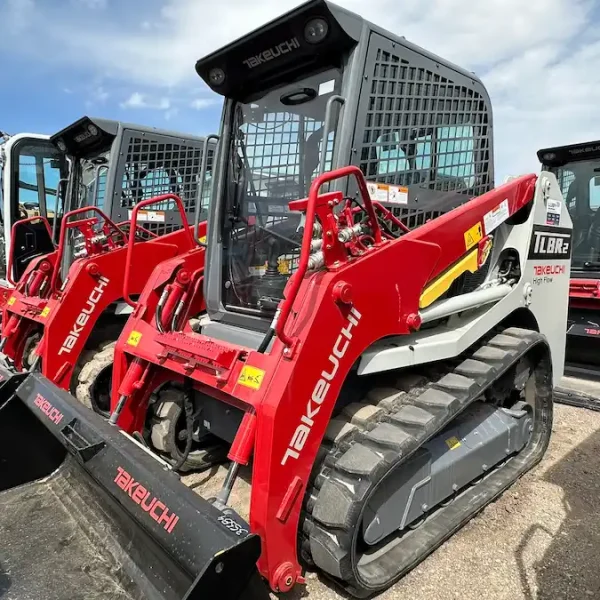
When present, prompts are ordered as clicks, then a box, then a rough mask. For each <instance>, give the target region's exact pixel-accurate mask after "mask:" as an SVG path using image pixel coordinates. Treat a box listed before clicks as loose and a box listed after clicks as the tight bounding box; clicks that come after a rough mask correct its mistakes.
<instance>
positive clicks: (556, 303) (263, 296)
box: [0, 0, 571, 599]
mask: <svg viewBox="0 0 600 600" xmlns="http://www.w3.org/2000/svg"><path fill="white" fill-rule="evenodd" d="M197 71H198V73H199V74H200V75H201V76H202V77H203V78H204V80H205V81H206V82H207V83H208V84H209V85H210V86H211V88H212V89H213V90H215V91H216V92H218V93H220V94H222V95H223V96H224V97H225V105H224V111H223V119H222V123H221V132H220V149H219V153H218V155H217V157H216V161H215V165H214V167H213V187H212V196H211V201H210V207H209V221H208V222H209V229H208V233H207V239H206V245H207V248H206V252H207V256H206V261H204V257H203V255H202V252H203V251H204V249H203V248H195V249H192V250H190V251H189V252H187V253H185V254H183V255H181V256H178V257H176V258H173V259H170V260H167V261H165V262H163V263H161V264H160V265H159V266H158V267H157V268H156V269H155V270H154V272H153V274H152V275H151V277H150V279H149V280H148V283H147V284H146V286H145V288H144V290H143V292H142V293H141V294H140V296H139V298H138V300H137V304H136V307H135V309H134V311H133V313H132V315H131V316H130V317H129V319H128V321H127V324H126V325H125V328H124V330H123V332H122V334H121V336H120V338H119V341H118V344H117V348H116V351H115V365H114V372H113V394H112V406H111V416H110V420H109V422H106V421H105V420H103V419H102V418H101V417H100V416H99V415H97V414H95V413H93V412H91V411H87V410H85V409H84V408H83V407H82V406H81V404H80V403H78V402H77V401H76V400H75V399H74V398H72V397H71V396H70V395H69V394H68V393H67V392H65V391H64V390H61V389H59V388H58V387H57V386H56V385H53V384H52V382H50V381H49V380H48V379H47V378H45V377H43V375H41V374H39V373H33V374H30V375H29V376H28V377H27V378H26V379H25V380H24V381H23V382H22V383H21V384H20V385H19V387H18V388H17V390H16V393H15V394H14V395H12V396H11V397H10V398H9V399H7V401H6V402H5V404H4V405H3V408H0V469H2V470H3V471H0V482H2V485H3V487H4V488H5V490H4V491H3V492H2V493H1V494H0V515H2V517H1V518H0V537H1V538H2V539H3V540H5V542H4V544H3V545H2V546H1V547H0V564H1V565H3V566H4V565H6V566H4V569H5V572H6V573H7V576H6V580H7V582H8V583H6V584H5V587H7V589H10V590H11V592H12V595H13V596H14V597H15V598H19V597H20V596H22V597H27V596H28V595H29V596H32V595H33V596H35V595H36V593H38V595H39V592H40V591H42V592H43V593H44V594H45V595H46V597H49V598H70V597H73V594H74V592H75V593H76V591H77V590H81V589H82V586H86V593H87V596H86V597H89V598H94V597H107V596H110V595H111V594H112V596H113V597H123V598H169V599H170V598H213V597H216V596H217V595H218V596H219V597H223V598H266V597H268V596H267V588H270V589H272V590H274V591H278V592H286V591H289V590H291V589H292V588H293V587H294V585H296V584H298V583H302V582H303V569H304V568H305V567H307V566H308V567H311V568H318V569H320V570H321V571H323V572H324V573H326V574H327V575H328V576H330V577H331V578H332V579H333V580H334V581H335V582H337V583H338V584H339V585H340V586H342V587H343V588H344V589H345V590H347V591H348V592H349V593H351V594H353V595H355V596H358V597H365V596H369V595H371V594H373V593H376V592H378V591H380V590H382V589H384V588H386V587H388V586H390V585H391V584H393V583H394V582H395V581H396V580H398V579H399V578H400V577H402V576H403V575H404V574H405V573H406V572H408V571H409V570H410V569H411V568H413V567H414V566H415V565H416V564H417V563H418V562H419V561H421V560H422V559H423V558H424V557H425V556H427V555H428V554H429V553H430V552H432V551H433V550H434V549H435V548H436V547H437V546H439V545H440V544H441V543H443V542H444V540H446V539H447V538H448V537H449V536H451V535H452V534H453V533H454V532H455V531H456V530H458V529H459V528H460V527H461V526H462V525H463V524H464V523H466V522H467V521H468V520H469V519H470V518H471V517H473V516H474V515H475V514H476V513H477V512H478V511H480V510H481V509H482V508H483V507H484V506H486V505H487V504H488V503H489V502H491V501H493V500H494V499H495V498H496V497H497V496H498V495H499V494H501V493H502V491H503V490H505V489H506V488H507V487H508V486H509V485H511V483H512V482H514V481H515V480H516V479H518V478H519V477H520V476H521V475H522V474H524V473H525V472H526V471H527V470H529V469H530V468H531V467H532V466H534V465H535V464H537V462H538V461H539V460H541V458H542V456H543V454H544V452H545V450H546V448H547V445H548V441H549V437H550V432H551V426H552V414H553V410H552V407H553V404H552V400H553V398H552V386H553V383H555V382H556V381H558V380H559V379H560V378H561V377H562V374H563V361H564V345H565V336H566V333H565V332H566V317H567V298H568V287H569V268H570V257H571V220H570V217H569V214H568V212H567V210H566V208H565V207H564V204H563V205H562V206H561V213H560V215H559V218H558V219H557V220H556V222H554V223H553V224H551V225H548V224H546V215H547V211H548V206H549V204H551V203H552V202H553V201H555V200H556V199H560V188H559V187H558V185H557V182H556V178H555V176H554V175H553V174H551V173H546V172H544V173H542V174H540V175H539V176H536V175H528V176H524V177H520V178H516V179H514V180H512V181H510V182H508V183H507V184H505V185H503V186H500V187H499V188H497V189H495V190H491V191H490V187H491V182H492V181H493V173H492V166H491V159H492V139H491V138H492V132H491V127H492V120H491V110H490V106H489V100H488V97H487V94H486V92H485V89H484V87H483V85H482V84H481V82H479V81H478V80H477V79H476V78H475V77H474V76H473V75H472V74H470V73H467V72H465V71H462V70H461V69H459V68H457V67H455V66H454V65H451V64H450V63H448V62H446V61H444V60H442V59H441V58H439V57H435V56H432V55H430V54H428V53H427V52H426V51H424V50H422V49H420V48H418V47H416V46H413V45H411V44H409V43H408V42H406V40H405V39H404V38H401V37H398V36H395V35H393V34H391V33H389V32H386V31H384V30H382V29H380V28H378V27H376V26H374V25H372V24H370V23H368V22H366V21H364V20H363V19H361V18H360V17H359V16H357V15H354V14H352V13H350V12H348V11H346V10H343V9H341V8H339V7H337V6H335V5H333V4H330V3H328V2H325V1H323V0H313V1H311V2H309V3H307V4H304V5H302V6H300V7H298V8H296V9H295V10H293V11H291V12H290V13H288V14H286V15H284V16H282V17H281V18H279V19H277V20H275V21H273V22H272V23H269V24H268V25H267V26H265V27H264V28H261V29H260V30H258V31H256V32H254V33H252V34H250V35H248V36H246V37H244V38H242V39H240V40H238V41H237V42H235V43H233V44H231V45H229V46H227V47H225V48H224V49H222V50H220V51H218V52H216V53H214V54H212V55H210V56H208V57H206V58H204V59H202V60H200V61H199V62H198V63H197ZM130 226H131V227H132V228H133V229H135V228H136V227H137V223H136V220H135V219H133V222H132V223H131V225H130ZM126 268H127V266H126ZM125 285H127V279H126V280H125ZM203 306H206V313H205V314H202V315H200V317H199V318H198V311H199V310H200V309H201V307H203ZM111 425H113V426H111ZM24 436H30V437H28V438H27V439H32V438H33V439H35V443H33V442H32V443H31V444H27V445H26V446H25V448H26V452H23V451H15V446H16V441H15V440H22V439H23V438H24ZM215 439H217V440H221V443H222V444H225V445H226V446H227V448H228V458H229V461H230V465H229V468H228V471H227V476H226V477H225V479H224V482H223V485H222V487H221V488H220V490H219V491H218V492H217V493H216V495H215V496H214V497H206V498H205V497H202V496H201V495H199V494H196V493H194V491H192V490H191V489H189V488H187V487H186V486H185V485H183V483H182V482H181V481H180V480H179V479H178V476H177V474H176V472H175V471H176V470H177V469H178V468H179V467H182V466H185V463H186V461H187V460H189V459H190V458H192V459H194V460H201V459H203V458H204V459H205V460H206V462H207V463H210V461H211V456H210V450H209V448H210V445H212V444H213V442H214V440H215ZM40 453H42V454H43V456H42V459H43V460H42V459H41V458H40V456H39V454H40ZM165 459H166V460H165ZM173 465H174V466H173ZM245 465H247V466H248V467H249V468H250V475H249V479H250V482H251V497H250V503H249V510H248V506H246V507H240V506H238V501H239V498H238V497H236V484H238V485H241V483H242V482H240V481H239V473H240V469H241V468H242V467H243V466H245ZM241 513H244V514H248V515H249V519H248V520H245V519H243V518H242V517H241V516H240V514H241ZM42 539H43V540H45V545H46V546H47V545H48V543H47V542H46V540H50V541H51V543H55V544H57V545H58V544H60V543H61V540H66V542H65V543H64V544H63V545H64V547H65V548H64V550H63V552H62V553H63V554H64V556H60V557H58V556H57V555H52V558H50V554H49V553H48V552H47V551H46V549H44V552H43V553H42V554H41V555H40V553H37V554H36V555H35V557H33V552H32V548H35V547H36V544H37V545H38V546H39V545H41V544H40V541H41V540H42ZM90 541H91V543H90ZM32 558H33V560H32ZM35 559H39V560H35ZM65 559H66V560H68V561H69V562H68V563H63V561H64V560H65ZM60 563H62V564H68V565H69V566H68V567H66V568H64V569H63V567H62V564H60ZM73 565H75V566H73ZM63 570H64V571H65V575H64V576H63V575H62V573H63ZM49 571H52V572H53V573H58V572H60V573H61V575H60V584H59V585H57V581H56V580H55V579H54V578H50V577H48V576H47V573H48V572H49ZM9 573H10V575H8V574H9ZM257 574H260V576H261V577H262V580H263V582H264V583H263V582H261V580H260V578H259V577H258V575H257ZM0 581H1V579H0ZM8 586H11V587H10V588H8ZM69 594H71V595H69Z"/></svg>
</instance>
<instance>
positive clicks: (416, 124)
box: [360, 49, 492, 227]
mask: <svg viewBox="0 0 600 600" xmlns="http://www.w3.org/2000/svg"><path fill="white" fill-rule="evenodd" d="M370 86H371V89H370V97H369V102H368V107H367V116H366V124H365V129H364V137H363V140H362V146H361V154H360V167H361V169H362V171H363V172H364V173H365V176H366V177H367V179H368V180H369V181H377V182H380V183H387V184H393V185H400V186H406V187H409V189H411V192H412V188H413V186H417V187H418V188H421V189H427V190H432V191H435V192H440V194H437V195H436V196H438V197H437V198H435V199H434V202H431V201H429V202H427V206H423V205H418V206H415V205H414V204H413V201H412V198H414V197H415V195H417V194H415V193H411V201H410V202H409V205H408V206H407V207H396V208H395V209H394V211H393V212H394V213H395V214H396V215H397V216H399V217H401V218H403V219H405V220H407V225H409V227H415V226H418V225H421V224H423V223H424V222H426V221H427V220H430V219H433V218H435V217H436V216H439V214H442V213H444V212H447V211H448V210H450V209H451V208H454V206H456V205H457V204H460V203H461V201H460V199H458V200H457V199H456V194H464V195H466V196H468V197H472V196H478V195H480V194H483V193H485V192H487V191H489V189H490V187H491V185H492V182H491V177H490V171H491V169H490V166H491V165H490V152H491V135H492V132H491V127H490V125H491V116H490V115H489V112H488V106H487V103H486V100H485V98H484V97H483V96H482V95H481V94H480V93H478V92H477V91H475V90H473V89H471V88H470V87H467V86H465V85H458V84H456V83H454V82H453V81H451V80H450V79H448V78H447V77H443V76H441V75H440V74H439V73H434V72H432V71H430V70H428V69H425V68H420V67H415V66H412V65H411V64H410V63H409V61H407V60H406V59H404V58H401V57H400V56H398V55H395V54H392V53H390V52H387V51H385V50H383V49H378V50H377V54H376V60H375V65H374V70H373V77H372V79H371V81H370ZM428 196H429V197H431V194H429V195H428ZM452 197H454V198H453V201H450V202H448V200H449V199H450V198H452ZM463 200H464V198H463ZM432 203H433V204H435V205H436V209H437V211H436V210H431V209H432ZM411 205H412V206H411ZM436 213H437V214H436Z"/></svg>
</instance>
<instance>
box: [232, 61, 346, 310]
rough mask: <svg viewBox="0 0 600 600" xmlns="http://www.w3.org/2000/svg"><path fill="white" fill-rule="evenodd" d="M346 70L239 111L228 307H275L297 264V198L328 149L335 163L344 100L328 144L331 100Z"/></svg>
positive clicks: (237, 107) (235, 132)
mask: <svg viewBox="0 0 600 600" xmlns="http://www.w3.org/2000/svg"><path fill="white" fill-rule="evenodd" d="M340 85H341V72H340V71H338V70H336V69H330V70H327V71H324V72H321V73H319V74H316V75H312V76H310V77H306V78H304V79H302V80H301V81H299V82H296V83H294V84H291V85H287V86H284V87H280V88H277V89H275V90H273V91H271V92H269V93H267V94H265V95H263V96H262V97H260V98H258V99H254V100H253V101H252V102H249V103H237V104H235V105H234V106H233V110H232V113H233V114H232V134H231V140H230V155H229V156H230V159H229V166H228V173H227V189H226V192H225V193H226V194H227V198H226V203H225V215H224V219H223V228H224V235H223V252H224V256H223V259H224V260H223V267H224V274H223V281H224V288H223V293H224V298H225V305H226V306H227V307H228V308H230V309H233V310H240V309H242V310H246V311H248V310H249V311H259V312H261V313H264V312H265V311H266V312H272V311H273V310H275V308H276V307H277V304H278V303H279V300H281V298H282V297H283V288H284V287H285V284H286V283H287V280H288V278H289V277H290V275H291V274H292V273H293V272H294V270H295V268H296V267H297V263H298V258H299V248H300V242H301V239H302V223H301V215H300V214H299V213H292V212H290V211H289V209H288V203H289V202H290V201H291V200H296V199H300V198H305V197H306V196H307V195H308V190H309V187H310V184H311V182H312V180H313V179H314V178H315V177H316V176H317V174H318V170H319V162H320V160H321V154H322V153H323V152H325V153H326V154H325V159H326V161H325V164H326V167H325V168H326V169H330V168H331V163H332V158H333V148H334V140H335V133H336V131H335V130H336V124H337V121H338V119H337V116H338V112H339V105H338V104H334V111H333V117H334V118H333V119H332V131H331V132H330V133H329V135H328V136H327V141H326V143H324V140H323V133H324V122H325V113H326V106H327V101H328V99H329V98H330V97H331V96H332V95H333V94H338V93H339V91H340Z"/></svg>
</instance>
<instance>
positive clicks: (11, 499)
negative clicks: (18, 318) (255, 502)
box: [0, 373, 268, 600]
mask: <svg viewBox="0 0 600 600" xmlns="http://www.w3.org/2000/svg"><path fill="white" fill-rule="evenodd" d="M0 540H1V543H0V598H1V597H3V596H4V595H5V594H6V597H7V598H8V597H10V598H11V599H15V600H18V599H19V598H22V599H25V598H47V599H48V600H50V599H52V600H54V599H56V600H59V599H61V600H62V599H64V600H67V599H69V600H75V599H82V600H83V599H84V598H85V599H86V600H88V599H89V600H96V599H98V600H99V599H100V598H102V599H106V598H119V599H140V600H141V599H142V598H144V599H156V600H161V599H164V600H171V599H174V600H175V599H178V600H179V599H182V600H183V599H185V600H193V599H200V598H202V599H207V598H217V597H221V598H240V599H244V600H246V599H247V600H250V599H263V598H264V599H266V598H268V595H267V591H266V587H265V586H264V584H263V583H262V581H261V580H260V577H259V575H258V572H257V568H256V561H257V560H258V557H259V555H260V550H261V548H260V538H259V537H258V536H255V535H252V534H249V533H248V526H247V524H245V523H244V521H243V520H242V519H241V518H239V517H237V515H231V514H227V515H224V513H222V512H221V511H219V510H218V509H217V508H215V507H214V506H213V505H212V504H210V503H209V502H207V501H206V500H204V499H203V498H201V497H200V496H198V495H197V494H195V493H194V492H193V491H192V490H190V489H189V488H187V487H186V486H185V485H183V484H182V483H181V481H180V480H179V477H178V476H177V475H176V474H175V473H174V472H173V471H171V470H170V468H169V467H168V466H167V465H166V464H165V463H162V462H161V461H159V460H157V459H156V458H155V457H154V456H153V455H152V454H151V453H150V452H149V451H147V450H146V449H145V448H144V447H143V446H142V445H141V444H139V443H138V442H136V441H135V440H133V439H132V438H131V437H129V436H127V435H126V434H124V433H123V432H122V431H121V430H119V429H118V428H116V427H112V426H110V425H109V424H108V423H106V422H105V421H104V420H103V419H102V418H101V417H100V416H99V415H96V414H95V413H93V412H91V411H89V410H88V409H86V408H85V407H84V406H82V405H80V404H79V403H78V402H76V401H75V400H74V399H72V398H71V397H70V396H69V394H68V393H67V392H65V391H63V390H60V389H59V388H57V387H56V386H55V385H53V384H52V383H51V382H50V381H49V380H48V379H46V378H44V377H43V376H42V375H40V374H39V373H34V374H29V375H27V376H26V377H25V379H24V381H22V383H21V385H20V386H19V387H18V389H17V390H16V394H14V395H12V397H11V398H10V399H9V400H8V401H6V402H5V403H4V407H3V408H2V409H1V410H0Z"/></svg>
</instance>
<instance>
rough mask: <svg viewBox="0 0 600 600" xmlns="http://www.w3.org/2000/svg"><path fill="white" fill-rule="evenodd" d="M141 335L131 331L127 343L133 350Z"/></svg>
mask: <svg viewBox="0 0 600 600" xmlns="http://www.w3.org/2000/svg"><path fill="white" fill-rule="evenodd" d="M141 339H142V334H141V333H140V332H139V331H132V332H131V333H130V334H129V337H128V338H127V343H128V344H129V345H130V346H133V347H134V348H135V347H136V346H137V345H138V344H139V343H140V340H141Z"/></svg>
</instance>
